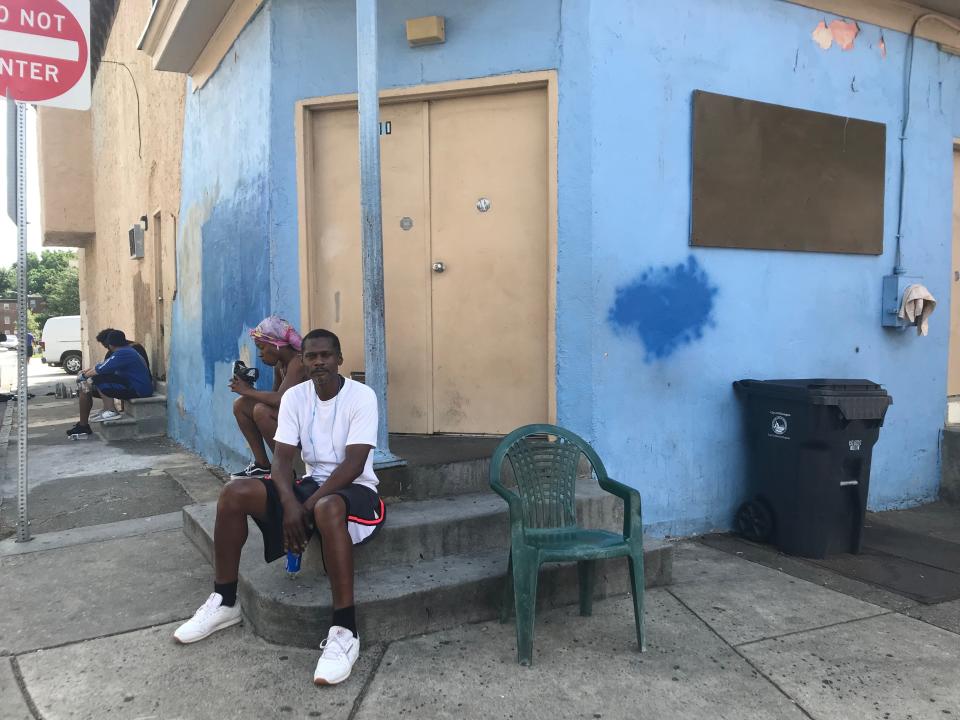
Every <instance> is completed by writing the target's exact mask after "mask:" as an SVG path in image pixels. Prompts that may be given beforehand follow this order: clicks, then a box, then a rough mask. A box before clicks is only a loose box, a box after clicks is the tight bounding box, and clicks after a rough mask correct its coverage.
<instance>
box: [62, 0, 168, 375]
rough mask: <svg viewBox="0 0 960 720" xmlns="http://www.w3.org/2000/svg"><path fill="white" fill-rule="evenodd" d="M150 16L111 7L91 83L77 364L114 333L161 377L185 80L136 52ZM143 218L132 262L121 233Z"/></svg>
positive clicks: (145, 9) (140, 5)
mask: <svg viewBox="0 0 960 720" xmlns="http://www.w3.org/2000/svg"><path fill="white" fill-rule="evenodd" d="M149 14H150V0H124V1H123V2H122V3H119V11H118V13H117V17H116V20H115V21H114V24H113V28H112V30H111V32H110V37H109V40H108V42H107V46H106V49H105V50H104V53H103V62H102V63H101V65H100V68H99V70H98V72H97V77H96V80H95V81H94V86H93V97H92V102H91V120H92V136H93V153H92V154H93V177H94V183H93V195H94V198H93V200H94V203H93V204H94V208H95V217H96V238H95V239H94V240H93V241H92V242H90V243H88V244H87V246H86V247H85V248H84V249H82V250H81V251H80V253H79V255H80V298H81V303H80V305H81V308H80V311H81V315H82V318H83V329H84V344H85V347H84V357H85V362H88V361H93V360H99V359H100V357H101V356H102V352H103V351H102V348H98V347H97V345H96V342H95V341H94V337H95V335H96V333H97V332H98V330H100V329H102V328H104V327H115V328H119V329H121V330H123V331H125V332H126V333H127V336H128V337H130V338H135V339H136V340H138V341H140V342H142V343H143V345H144V346H145V347H146V349H147V352H148V353H149V355H150V361H151V365H152V366H153V368H154V371H155V374H157V372H158V371H159V374H163V373H164V372H165V370H164V368H165V367H166V364H165V362H164V358H165V357H166V356H167V355H168V353H169V338H170V334H171V328H170V323H171V306H172V300H173V293H174V292H175V289H176V288H175V281H176V268H175V258H176V254H175V245H174V243H175V238H176V216H177V212H178V209H179V205H180V154H181V147H182V137H183V108H184V89H185V85H186V81H185V77H184V76H183V75H180V74H177V73H164V72H157V71H155V70H153V69H152V68H151V63H150V58H149V57H148V56H147V55H146V54H144V53H142V52H140V51H138V50H137V49H136V47H137V40H138V38H139V37H140V33H141V32H142V31H143V28H144V26H145V24H146V22H147V18H148V16H149ZM117 62H119V63H123V64H124V65H117V64H114V63H117ZM128 70H129V72H128ZM131 75H132V77H131ZM135 86H136V87H135ZM138 95H139V122H138V107H137V97H138ZM141 145H142V148H141V147H140V146H141ZM157 213H159V217H160V220H161V221H160V223H157V222H156V216H157ZM144 215H146V216H147V217H148V219H149V227H148V230H147V232H146V233H145V237H144V240H145V242H144V245H145V254H144V257H143V259H139V260H133V259H131V258H130V251H129V243H128V231H129V229H130V227H131V226H132V225H134V224H135V223H137V222H140V218H141V217H142V216H144ZM158 227H159V228H160V232H161V235H160V236H159V237H158V236H157V235H156V232H157V230H158ZM158 259H159V260H160V264H159V265H158ZM158 297H162V298H163V301H162V302H158V300H157V299H158ZM161 322H162V324H163V326H164V329H165V332H164V339H163V340H161V338H160V337H159V335H160V333H159V330H158V328H159V326H160V324H161Z"/></svg>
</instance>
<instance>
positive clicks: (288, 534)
mask: <svg viewBox="0 0 960 720" xmlns="http://www.w3.org/2000/svg"><path fill="white" fill-rule="evenodd" d="M282 504H283V547H284V549H286V550H292V551H293V552H295V553H302V552H303V549H304V548H305V547H306V546H307V539H308V538H309V537H310V536H309V534H308V533H309V529H310V527H309V523H310V517H311V515H310V513H309V512H307V510H306V509H305V508H304V507H303V505H301V504H300V503H299V502H297V501H296V499H294V498H290V499H288V500H285V501H283V503H282Z"/></svg>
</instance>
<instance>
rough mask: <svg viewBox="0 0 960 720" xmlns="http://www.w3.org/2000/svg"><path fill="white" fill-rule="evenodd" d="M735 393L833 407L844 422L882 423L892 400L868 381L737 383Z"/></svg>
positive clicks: (821, 380)
mask: <svg viewBox="0 0 960 720" xmlns="http://www.w3.org/2000/svg"><path fill="white" fill-rule="evenodd" d="M733 385H734V388H736V389H737V390H740V391H743V392H747V393H750V394H753V395H761V396H765V397H775V398H783V399H785V400H793V401H795V402H806V403H808V404H810V405H834V406H836V407H838V408H839V410H840V412H841V413H843V415H844V417H846V419H847V420H883V417H884V415H886V412H887V407H888V406H889V405H892V404H893V398H891V397H890V395H889V394H888V393H887V391H886V390H884V389H883V387H882V386H881V385H879V384H878V383H875V382H872V381H871V380H855V379H848V378H843V379H827V378H806V379H797V380H738V381H737V382H735V383H734V384H733Z"/></svg>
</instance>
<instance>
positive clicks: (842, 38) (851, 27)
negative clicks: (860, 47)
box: [810, 20, 886, 53]
mask: <svg viewBox="0 0 960 720" xmlns="http://www.w3.org/2000/svg"><path fill="white" fill-rule="evenodd" d="M859 34H860V26H859V25H857V24H856V23H855V22H846V21H845V20H831V21H830V25H827V23H826V21H824V20H821V21H820V22H819V23H818V24H817V26H816V27H815V28H814V29H813V32H812V33H811V34H810V37H811V38H813V41H814V42H815V43H816V44H817V45H819V46H820V49H821V50H829V49H830V48H831V47H833V43H834V41H836V43H837V45H839V46H840V49H841V50H852V49H853V41H854V40H855V39H856V37H857V35H859ZM881 42H882V41H881ZM884 53H886V50H884Z"/></svg>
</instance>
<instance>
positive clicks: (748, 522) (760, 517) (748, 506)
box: [737, 498, 773, 543]
mask: <svg viewBox="0 0 960 720" xmlns="http://www.w3.org/2000/svg"><path fill="white" fill-rule="evenodd" d="M737 530H739V531H740V534H741V535H743V536H744V537H745V538H746V539H747V540H751V541H753V542H758V543H765V542H768V541H769V540H770V538H771V537H772V535H773V511H772V510H770V506H769V505H767V503H765V502H764V501H763V500H760V499H759V498H757V499H756V500H748V501H747V502H745V503H744V504H743V505H741V506H740V509H739V510H737Z"/></svg>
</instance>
